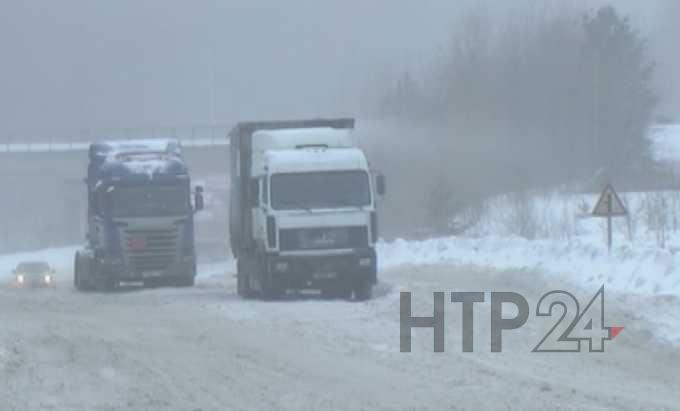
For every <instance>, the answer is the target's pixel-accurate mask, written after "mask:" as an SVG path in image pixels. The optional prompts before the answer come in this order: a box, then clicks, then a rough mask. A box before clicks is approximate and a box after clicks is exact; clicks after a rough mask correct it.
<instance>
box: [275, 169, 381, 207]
mask: <svg viewBox="0 0 680 411" xmlns="http://www.w3.org/2000/svg"><path fill="white" fill-rule="evenodd" d="M271 200H272V207H273V208H275V209H277V210H291V209H305V208H334V207H362V206H367V205H369V204H370V203H371V191H370V188H369V184H368V174H367V173H366V172H365V171H331V172H317V173H291V174H274V175H273V176H272V179H271Z"/></svg>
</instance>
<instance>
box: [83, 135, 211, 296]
mask: <svg viewBox="0 0 680 411" xmlns="http://www.w3.org/2000/svg"><path fill="white" fill-rule="evenodd" d="M85 183H86V185H87V204H88V211H87V244H86V246H85V248H83V249H82V250H79V251H78V252H77V253H76V256H75V263H74V265H75V267H74V285H75V287H76V288H77V289H78V290H90V289H98V290H111V289H113V288H115V287H117V286H118V285H119V284H120V283H121V282H125V281H134V282H144V284H145V285H177V286H185V287H190V286H193V284H194V278H195V276H196V250H195V247H194V212H195V211H198V210H200V209H202V208H203V196H202V191H203V189H202V188H201V187H196V190H195V194H194V206H193V207H192V205H191V181H190V178H189V171H188V169H187V167H186V165H185V163H184V160H183V159H182V152H181V147H180V145H179V143H178V142H176V141H160V140H138V141H122V142H104V143H95V144H91V145H90V148H89V165H88V168H87V177H86V178H85Z"/></svg>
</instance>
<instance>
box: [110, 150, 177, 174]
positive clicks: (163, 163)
mask: <svg viewBox="0 0 680 411" xmlns="http://www.w3.org/2000/svg"><path fill="white" fill-rule="evenodd" d="M186 174H188V171H187V167H186V165H185V164H184V162H183V161H182V159H180V158H178V157H175V156H172V155H166V154H121V155H117V156H113V157H112V156H110V157H107V159H106V161H105V162H104V163H103V164H102V165H101V167H100V173H99V175H100V178H103V179H112V178H115V177H120V178H127V179H129V178H131V177H139V178H142V179H153V178H156V177H158V176H177V175H186Z"/></svg>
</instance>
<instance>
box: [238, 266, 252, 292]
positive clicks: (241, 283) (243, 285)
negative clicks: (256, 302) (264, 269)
mask: <svg viewBox="0 0 680 411" xmlns="http://www.w3.org/2000/svg"><path fill="white" fill-rule="evenodd" d="M236 293H237V294H238V295H239V297H241V298H246V299H250V298H253V290H252V289H251V288H250V277H249V276H248V273H246V272H245V270H244V269H243V264H242V263H241V261H240V260H239V261H237V262H236Z"/></svg>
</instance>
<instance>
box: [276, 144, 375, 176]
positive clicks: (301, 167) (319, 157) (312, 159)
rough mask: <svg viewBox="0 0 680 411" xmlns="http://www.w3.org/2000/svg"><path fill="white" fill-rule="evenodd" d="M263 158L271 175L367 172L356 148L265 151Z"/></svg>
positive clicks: (362, 156) (362, 158) (364, 162)
mask: <svg viewBox="0 0 680 411" xmlns="http://www.w3.org/2000/svg"><path fill="white" fill-rule="evenodd" d="M264 157H265V163H266V165H267V167H268V170H269V172H270V173H271V174H276V173H304V172H313V171H340V170H368V161H367V160H366V156H365V155H364V153H363V151H361V150H360V149H358V148H312V147H310V148H303V149H292V150H290V149H289V150H267V151H265V153H264Z"/></svg>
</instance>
